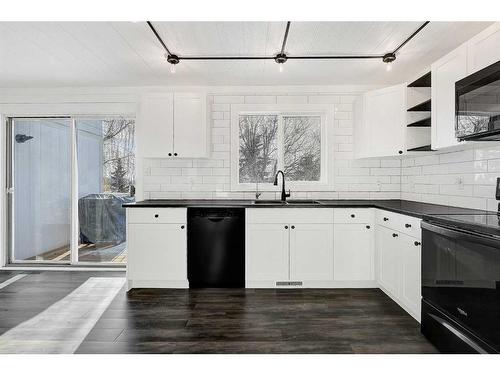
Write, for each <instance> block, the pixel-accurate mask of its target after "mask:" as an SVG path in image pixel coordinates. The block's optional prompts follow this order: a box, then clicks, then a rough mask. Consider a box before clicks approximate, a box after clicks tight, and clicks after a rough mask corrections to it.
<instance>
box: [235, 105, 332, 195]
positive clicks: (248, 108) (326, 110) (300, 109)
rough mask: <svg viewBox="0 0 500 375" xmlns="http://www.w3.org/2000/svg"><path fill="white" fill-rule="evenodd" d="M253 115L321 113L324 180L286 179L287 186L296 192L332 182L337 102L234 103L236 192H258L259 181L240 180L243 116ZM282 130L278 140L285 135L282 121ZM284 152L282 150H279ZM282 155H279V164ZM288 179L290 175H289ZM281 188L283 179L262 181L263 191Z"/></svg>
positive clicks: (320, 187)
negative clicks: (275, 183) (273, 181)
mask: <svg viewBox="0 0 500 375" xmlns="http://www.w3.org/2000/svg"><path fill="white" fill-rule="evenodd" d="M245 114H246V115H249V114H270V115H273V114H275V115H279V116H286V115H293V116H300V115H317V116H320V117H321V180H320V181H311V182H300V181H296V182H294V181H286V187H287V189H288V188H290V189H291V190H295V191H322V190H325V189H327V188H328V187H330V186H331V184H332V173H331V170H332V168H331V164H332V163H331V160H333V158H332V157H331V152H330V147H329V145H330V144H333V142H332V140H331V136H332V133H333V132H332V131H330V130H331V129H333V121H334V111H333V105H327V104H233V105H231V152H230V157H231V190H232V191H255V188H256V184H255V183H240V182H239V117H240V115H245ZM278 126H279V127H280V131H279V133H278V139H279V140H278V142H282V141H281V137H282V134H281V133H282V131H281V130H282V126H283V125H282V124H281V121H280V123H279V124H278ZM278 152H280V151H278ZM281 160H282V155H278V163H279V164H278V166H279V168H281V167H282V165H281V164H280V163H281ZM285 179H286V176H285ZM280 189H281V182H280V183H279V184H278V186H274V185H273V184H272V183H259V190H261V191H278V190H280Z"/></svg>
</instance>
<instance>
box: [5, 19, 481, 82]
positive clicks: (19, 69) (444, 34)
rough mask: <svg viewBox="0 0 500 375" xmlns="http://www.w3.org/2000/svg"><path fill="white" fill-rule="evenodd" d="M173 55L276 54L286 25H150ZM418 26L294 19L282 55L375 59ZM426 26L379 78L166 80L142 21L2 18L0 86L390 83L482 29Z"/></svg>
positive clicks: (313, 72) (304, 67)
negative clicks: (42, 20) (15, 20)
mask: <svg viewBox="0 0 500 375" xmlns="http://www.w3.org/2000/svg"><path fill="white" fill-rule="evenodd" d="M153 24H154V26H155V28H156V29H157V30H158V32H159V34H160V35H161V37H162V39H163V40H164V41H165V43H166V44H167V46H168V48H169V49H170V50H171V51H172V53H176V54H178V55H180V56H188V55H207V56H216V55H232V56H234V55H259V56H260V55H275V54H276V53H277V52H279V50H280V48H281V43H282V40H283V35H284V31H285V25H286V22H154V23H153ZM420 25H421V22H292V23H291V27H290V32H289V36H288V42H287V45H286V52H287V54H289V55H319V54H383V53H386V52H390V51H392V50H393V49H395V48H396V47H397V46H398V45H399V44H400V43H401V42H403V41H404V40H405V39H406V38H407V37H408V36H409V35H411V34H412V33H413V32H414V31H415V30H416V29H417V28H418V27H419V26H420ZM489 25H490V23H489V22H431V23H430V24H429V25H428V26H427V27H425V28H424V29H423V30H422V31H421V32H420V33H419V34H418V35H417V36H416V37H415V38H414V39H412V40H411V41H410V42H409V43H408V44H406V45H405V46H404V47H403V48H402V49H401V50H400V52H399V53H398V55H397V60H396V62H395V63H394V64H393V69H392V71H390V72H386V70H385V64H384V63H383V62H382V61H381V60H379V59H370V60H313V61H311V60H307V61H306V60H289V61H288V62H287V63H286V64H285V66H284V71H283V72H282V73H280V72H279V70H278V66H277V64H276V63H275V62H274V61H272V60H266V61H181V62H180V64H179V65H178V66H177V72H176V73H175V74H171V73H170V71H169V64H168V63H167V62H166V61H165V59H164V57H163V56H164V50H163V48H162V47H161V45H160V44H159V42H158V40H157V39H156V38H155V36H154V34H153V33H152V32H151V30H150V28H149V27H148V25H147V24H146V23H145V22H0V87H64V86H137V85H139V86H143V85H144V86H146V85H338V84H392V83H397V82H402V81H405V80H408V79H411V78H413V77H414V76H415V75H416V74H419V73H420V72H421V71H422V70H423V69H425V68H426V66H428V65H429V64H430V63H432V62H433V61H435V60H436V59H438V58H439V57H441V56H443V55H444V54H446V53H447V52H449V51H451V50H452V49H453V48H455V47H457V46H458V45H460V44H461V43H462V42H464V41H465V40H467V39H469V38H470V37H471V36H473V35H475V34H477V33H478V32H479V31H481V30H483V29H484V28H486V27H487V26H489Z"/></svg>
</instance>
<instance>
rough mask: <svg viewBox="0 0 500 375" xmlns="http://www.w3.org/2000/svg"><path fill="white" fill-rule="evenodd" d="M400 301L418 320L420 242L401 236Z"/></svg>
mask: <svg viewBox="0 0 500 375" xmlns="http://www.w3.org/2000/svg"><path fill="white" fill-rule="evenodd" d="M400 250H401V296H400V298H401V301H402V303H403V305H405V307H406V308H407V309H408V310H410V311H411V313H412V315H414V316H415V317H417V320H420V301H421V298H422V296H421V266H420V264H421V250H422V245H421V241H420V240H417V239H415V238H413V237H410V236H406V235H404V234H403V235H401V249H400Z"/></svg>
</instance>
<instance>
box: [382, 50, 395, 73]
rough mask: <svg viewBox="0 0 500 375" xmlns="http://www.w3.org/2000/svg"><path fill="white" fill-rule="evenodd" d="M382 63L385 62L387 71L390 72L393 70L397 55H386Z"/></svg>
mask: <svg viewBox="0 0 500 375" xmlns="http://www.w3.org/2000/svg"><path fill="white" fill-rule="evenodd" d="M382 61H383V62H385V63H386V64H387V65H386V68H385V69H386V70H387V71H390V70H391V69H392V63H393V62H394V61H396V54H395V53H392V52H391V53H386V54H385V55H384V56H383V57H382Z"/></svg>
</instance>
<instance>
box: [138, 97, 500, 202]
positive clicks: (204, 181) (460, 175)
mask: <svg viewBox="0 0 500 375" xmlns="http://www.w3.org/2000/svg"><path fill="white" fill-rule="evenodd" d="M355 98H356V95H353V94H352V93H331V92H325V93H316V94H296V93H294V94H293V95H292V94H290V95H287V94H286V93H273V94H269V93H265V94H262V95H259V94H255V93H252V94H248V95H247V94H244V95H226V94H217V95H212V97H211V102H212V104H211V106H210V111H211V114H210V117H209V118H210V119H211V142H212V152H211V157H210V158H208V159H144V161H143V173H144V176H143V177H144V179H143V183H144V186H143V187H144V198H145V199H148V198H150V199H161V198H164V199H165V198H184V199H190V198H192V199H218V198H220V199H245V198H247V199H252V198H254V197H255V192H252V191H232V190H231V175H230V174H231V169H230V144H231V137H230V136H231V120H230V118H231V104H243V103H247V104H249V103H257V104H273V103H300V104H303V103H311V104H316V103H321V104H330V105H331V106H332V108H333V109H334V114H335V115H334V117H335V119H334V124H333V129H329V131H333V134H334V142H333V145H330V151H331V152H330V159H329V161H328V162H329V163H330V165H332V164H333V168H331V169H330V170H331V171H332V172H331V173H333V178H332V179H331V183H330V184H329V186H327V187H325V188H323V189H320V190H318V191H297V190H293V191H292V198H297V199H300V198H304V199H307V198H315V199H368V198H370V199H399V198H401V199H408V200H415V201H422V202H428V203H436V204H449V205H454V206H460V207H468V208H478V209H488V210H492V211H496V210H497V201H496V200H495V183H496V178H497V177H500V143H499V142H494V143H493V142H485V143H480V142H478V143H475V144H468V145H465V146H459V147H458V149H457V150H452V151H450V150H444V151H439V152H434V153H426V154H423V155H421V156H420V155H415V156H404V157H394V158H382V159H364V160H354V158H353V102H354V100H355ZM332 148H333V149H332ZM279 194H280V193H279V189H276V190H273V191H266V192H263V194H262V196H261V199H277V198H279Z"/></svg>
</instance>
